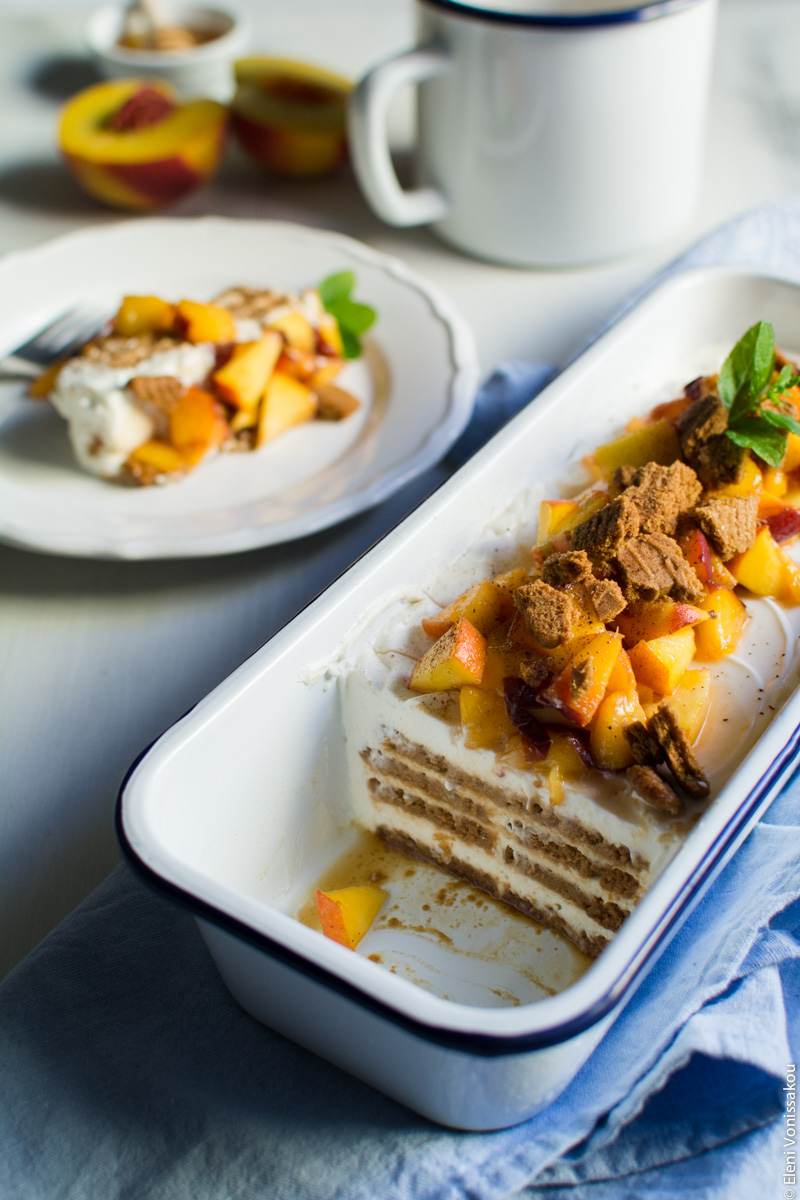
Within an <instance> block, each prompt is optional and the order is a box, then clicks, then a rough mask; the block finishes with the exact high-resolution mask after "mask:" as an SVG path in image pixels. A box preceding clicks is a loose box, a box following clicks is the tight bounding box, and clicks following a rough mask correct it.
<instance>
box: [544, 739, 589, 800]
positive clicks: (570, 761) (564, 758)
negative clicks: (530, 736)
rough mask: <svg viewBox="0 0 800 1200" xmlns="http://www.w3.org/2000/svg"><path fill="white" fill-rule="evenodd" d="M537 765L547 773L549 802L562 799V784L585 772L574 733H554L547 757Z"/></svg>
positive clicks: (579, 776) (578, 777)
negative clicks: (570, 734)
mask: <svg viewBox="0 0 800 1200" xmlns="http://www.w3.org/2000/svg"><path fill="white" fill-rule="evenodd" d="M537 766H538V768H539V770H544V771H545V772H546V774H547V790H548V792H549V793H550V803H551V804H556V805H557V804H561V803H562V802H563V800H564V784H565V783H568V782H569V781H570V780H574V779H580V778H581V777H582V776H583V775H584V774H585V773H586V765H585V763H584V761H583V759H582V758H581V756H580V754H579V752H578V750H577V748H576V745H575V735H574V734H573V735H572V736H569V735H566V734H559V733H554V734H553V735H552V738H551V741H550V749H549V750H548V751H547V757H546V758H545V759H544V760H543V761H542V762H541V763H538V764H537Z"/></svg>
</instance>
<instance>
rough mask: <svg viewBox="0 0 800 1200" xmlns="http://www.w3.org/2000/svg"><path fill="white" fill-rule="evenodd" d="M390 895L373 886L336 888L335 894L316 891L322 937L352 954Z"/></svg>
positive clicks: (368, 884) (333, 892) (361, 885)
mask: <svg viewBox="0 0 800 1200" xmlns="http://www.w3.org/2000/svg"><path fill="white" fill-rule="evenodd" d="M388 895H389V893H388V892H387V891H385V890H384V889H383V888H382V887H378V885H377V884H376V883H364V884H360V885H357V886H355V887H346V888H338V889H337V890H336V891H331V892H321V891H319V890H317V895H316V901H317V912H318V913H319V919H320V921H321V922H322V932H323V933H324V934H325V937H328V938H331V940H332V941H334V942H339V943H340V945H342V946H346V947H347V949H348V950H355V948H356V946H357V945H358V943H359V942H360V941H361V939H362V938H363V937H364V935H365V934H366V933H367V932H368V931H369V928H370V926H371V925H372V922H373V921H374V920H375V918H376V917H377V915H378V913H379V912H380V910H381V908H382V907H383V904H384V902H385V900H386V898H387V896H388Z"/></svg>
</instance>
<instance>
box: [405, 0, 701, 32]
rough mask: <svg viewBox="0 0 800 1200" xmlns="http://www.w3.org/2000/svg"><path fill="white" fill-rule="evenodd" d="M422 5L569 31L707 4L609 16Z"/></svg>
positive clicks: (682, 3)
mask: <svg viewBox="0 0 800 1200" xmlns="http://www.w3.org/2000/svg"><path fill="white" fill-rule="evenodd" d="M422 3H423V4H424V5H426V6H427V7H429V8H436V9H440V10H441V11H442V12H447V13H452V14H453V16H459V17H472V18H478V19H480V20H485V21H491V22H497V23H498V24H501V25H535V26H539V27H542V28H550V29H569V28H575V27H577V26H581V27H590V26H598V25H628V24H631V23H633V22H639V21H653V20H656V19H657V18H659V17H668V16H671V15H672V14H673V13H678V12H682V11H683V10H684V9H687V8H691V7H693V6H694V5H695V4H702V3H704V0H650V3H649V4H639V5H636V6H635V7H633V8H613V7H609V9H608V10H607V11H606V12H597V13H536V12H530V13H527V12H508V11H505V12H504V11H502V10H500V9H496V8H482V7H481V6H480V5H479V4H462V3H459V0H422ZM613 3H614V0H609V4H610V5H613Z"/></svg>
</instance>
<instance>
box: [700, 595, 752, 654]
mask: <svg viewBox="0 0 800 1200" xmlns="http://www.w3.org/2000/svg"><path fill="white" fill-rule="evenodd" d="M701 606H702V608H704V609H705V610H706V612H707V613H708V614H709V616H710V617H711V620H709V621H706V622H705V624H703V625H698V627H697V630H696V632H695V639H696V643H697V657H698V658H699V659H705V660H708V661H709V662H716V661H717V659H720V658H724V657H725V656H726V654H732V653H733V651H734V650H735V649H736V647H737V646H738V644H739V639H740V638H741V636H742V631H743V630H744V627H745V625H746V624H747V619H748V618H747V609H746V608H745V606H744V604H742V602H741V600H740V599H739V597H738V596H737V595H736V593H735V592H734V591H732V590H731V589H730V588H727V587H710V588H708V589H707V592H706V597H705V599H704V600H703V601H701Z"/></svg>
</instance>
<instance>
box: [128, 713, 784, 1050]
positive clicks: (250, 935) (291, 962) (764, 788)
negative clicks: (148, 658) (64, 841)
mask: <svg viewBox="0 0 800 1200" xmlns="http://www.w3.org/2000/svg"><path fill="white" fill-rule="evenodd" d="M150 748H151V747H149V746H148V747H147V748H146V749H145V750H143V751H142V753H141V754H140V755H139V756H138V758H137V759H136V761H135V762H134V763H133V764H132V765H131V767H130V769H129V771H128V773H127V775H126V776H125V779H124V780H123V782H122V786H121V787H120V791H119V795H118V797H117V804H116V811H115V826H116V832H117V838H118V839H119V843H120V846H121V848H122V851H123V854H124V855H125V857H126V858H127V860H128V862H129V863H130V865H131V866H132V867H133V869H134V870H135V871H136V873H137V874H138V875H139V877H140V878H141V879H142V880H143V881H144V882H145V883H147V884H149V885H150V886H151V887H152V888H154V889H155V890H156V891H158V892H160V893H161V894H162V895H164V896H166V897H167V898H169V899H170V900H173V901H175V902H177V903H179V904H180V905H182V906H183V907H184V908H188V909H189V911H190V912H191V913H192V914H193V915H194V916H195V917H199V918H200V919H202V920H204V921H209V922H211V923H212V924H214V925H216V926H218V927H219V928H220V929H223V930H225V931H226V932H228V933H230V934H233V935H234V936H235V937H238V938H240V939H241V940H242V941H244V942H246V943H248V944H249V945H251V946H254V947H255V948H256V949H258V950H261V951H262V952H263V953H265V954H268V955H269V956H270V957H272V958H274V959H277V960H278V961H279V962H281V963H282V964H283V965H284V966H286V967H289V968H291V969H293V970H295V971H297V972H298V973H299V974H301V975H304V976H306V977H307V978H309V979H311V980H313V981H314V982H315V983H317V984H320V985H322V986H323V987H326V988H329V989H330V990H331V991H333V992H336V993H337V994H338V995H340V996H343V997H344V998H346V999H348V1000H350V1001H352V1002H353V1003H355V1004H357V1005H359V1006H360V1007H362V1008H366V1009H368V1010H369V1011H370V1012H372V1013H373V1014H375V1015H377V1016H379V1017H382V1018H383V1019H384V1020H386V1021H388V1022H389V1023H390V1024H392V1025H395V1026H399V1027H400V1028H402V1029H405V1030H406V1031H407V1032H408V1033H411V1034H412V1035H414V1036H415V1037H418V1038H420V1039H421V1040H423V1041H426V1042H430V1043H432V1044H434V1045H437V1046H441V1047H444V1048H447V1049H452V1050H458V1051H460V1052H462V1053H466V1054H473V1055H477V1056H479V1057H483V1058H496V1057H500V1056H504V1055H509V1054H523V1053H527V1052H528V1051H531V1050H539V1049H543V1048H545V1047H547V1046H554V1045H558V1044H560V1043H562V1042H566V1041H568V1040H569V1039H570V1038H573V1037H576V1036H577V1035H578V1034H580V1033H583V1032H584V1031H586V1030H587V1029H590V1028H591V1027H592V1026H593V1025H596V1024H597V1023H598V1022H599V1021H601V1020H602V1019H603V1018H604V1017H606V1016H608V1015H609V1014H610V1013H612V1012H613V1011H614V1010H615V1009H619V1008H621V1006H622V1004H623V1003H624V1002H625V1001H626V1000H627V999H628V998H629V997H630V996H631V995H632V993H633V992H634V990H635V989H636V988H637V987H638V985H639V984H640V983H641V981H642V979H643V977H644V975H645V974H646V972H647V971H648V970H649V969H650V968H651V966H652V965H653V963H654V962H655V961H656V959H657V958H658V957H659V956H660V954H661V953H662V951H663V950H664V949H665V948H666V946H667V945H668V944H669V942H670V940H671V938H672V937H673V936H674V935H675V934H676V933H677V932H678V930H679V929H680V927H681V925H682V924H683V923H684V921H685V920H686V918H687V917H688V916H689V914H690V913H691V912H692V909H693V908H694V907H695V906H696V905H697V903H698V902H699V901H700V900H701V899H702V897H703V895H704V894H705V892H706V891H707V889H708V888H709V887H710V885H711V884H712V883H713V881H714V879H715V878H716V876H717V874H718V873H719V871H720V870H721V869H722V867H723V866H724V865H725V863H726V862H727V861H728V859H729V858H730V856H731V854H732V853H733V851H734V850H735V849H736V848H737V847H738V845H739V844H740V843H741V842H742V841H743V840H744V838H745V836H746V835H747V833H748V832H749V831H750V829H751V828H752V827H753V825H755V823H756V822H757V820H758V819H759V817H760V816H761V815H762V813H763V812H765V811H766V809H767V808H768V807H769V805H770V804H771V803H772V800H773V799H774V798H775V796H776V795H777V792H778V789H779V787H780V786H781V785H782V784H784V783H785V782H786V780H787V779H788V777H789V776H790V775H791V774H792V772H793V770H795V769H796V768H797V761H796V760H797V756H798V751H800V726H798V727H797V728H796V729H795V730H794V731H793V733H792V735H791V736H790V738H789V739H788V741H787V742H786V744H785V745H784V747H783V749H782V751H781V753H780V754H778V755H777V756H776V757H775V759H774V760H773V762H772V764H771V766H770V769H769V770H768V771H767V772H766V773H765V774H764V775H763V776H762V778H761V779H760V780H759V782H758V783H757V785H756V786H755V787H754V788H753V789H752V790H751V791H750V792H749V793H748V795H747V796H746V797H745V799H744V800H743V801H742V803H741V804H740V805H739V807H738V808H737V810H736V813H735V816H734V818H733V819H732V820H731V821H730V822H729V824H728V825H726V827H725V828H724V829H723V830H722V831H721V832H720V834H719V835H718V837H717V838H716V839H715V841H714V842H713V843H712V844H711V845H710V846H709V848H708V851H707V853H706V855H705V858H704V859H703V860H702V862H701V863H700V864H699V865H698V867H697V869H696V870H695V871H694V872H693V874H692V876H691V877H690V878H689V879H688V880H687V881H686V883H685V884H684V886H683V888H681V890H680V891H678V892H677V894H676V895H675V897H674V899H673V902H672V904H671V905H670V906H669V908H668V909H667V910H666V911H665V912H664V914H663V915H662V917H661V919H660V921H659V922H658V923H657V925H656V926H655V928H653V929H652V930H651V932H650V935H649V937H648V938H647V939H646V941H644V942H643V943H642V945H641V947H640V950H639V952H638V953H637V954H635V955H634V956H632V958H631V959H630V960H629V961H628V963H627V964H626V966H625V967H624V968H623V969H621V970H620V971H619V972H618V974H617V976H616V978H615V979H614V980H613V981H612V982H611V983H610V984H609V986H608V987H607V988H606V990H605V992H603V994H602V995H600V996H598V998H597V999H596V1001H595V1002H594V1004H592V1005H590V1006H588V1007H587V1008H586V1009H585V1010H584V1011H583V1012H581V1013H580V1014H578V1015H577V1016H575V1017H574V1018H572V1019H571V1020H569V1021H566V1022H564V1023H562V1024H560V1025H554V1026H549V1027H547V1028H545V1029H538V1030H532V1031H531V1032H530V1033H524V1034H516V1035H512V1036H498V1035H496V1034H482V1033H473V1032H469V1033H468V1032H461V1031H459V1030H453V1029H442V1028H439V1027H436V1026H433V1025H429V1024H426V1023H425V1022H423V1021H418V1020H416V1019H415V1018H413V1017H409V1016H406V1015H405V1014H403V1013H401V1012H398V1011H397V1010H396V1009H394V1008H392V1007H390V1006H389V1005H387V1004H384V1003H383V1002H382V1001H380V1000H376V999H375V998H374V997H372V996H369V995H367V994H366V993H365V992H362V991H361V990H360V988H357V987H355V986H354V985H353V984H351V983H348V982H347V981H346V980H344V979H340V978H339V977H338V976H336V975H333V974H331V972H330V971H327V970H326V969H325V968H324V967H320V966H319V965H318V964H317V963H314V962H311V961H310V960H308V959H306V958H304V957H303V956H302V955H300V954H298V953H297V952H296V951H294V950H291V949H289V948H288V947H286V946H283V945H281V944H280V943H279V942H276V941H275V940H274V939H272V938H270V937H268V936H267V935H266V934H264V933H261V932H259V931H258V930H256V929H252V928H251V927H250V926H248V925H246V924H245V923H244V922H242V921H239V920H238V919H237V918H236V917H232V916H231V915H230V914H228V913H225V912H223V911H222V910H221V909H218V908H215V907H214V906H213V905H211V904H208V903H207V902H206V901H205V900H202V899H200V897H199V896H195V895H194V894H193V893H191V892H188V891H186V890H185V889H184V888H180V887H178V886H177V884H174V883H172V882H171V881H169V880H167V879H164V878H163V877H162V876H161V875H159V874H158V873H157V872H156V871H154V870H153V869H152V868H151V867H149V866H148V865H147V864H146V863H144V862H143V861H142V859H141V858H140V857H139V855H138V854H137V853H136V851H135V850H134V848H133V847H132V846H131V844H130V842H129V840H128V838H127V836H126V833H125V828H124V821H123V813H122V810H123V805H124V798H125V789H126V787H127V783H128V780H129V779H130V777H131V775H132V774H133V772H134V770H135V769H136V767H137V765H138V763H139V762H141V760H142V759H143V758H144V757H145V755H146V754H147V753H148V752H149V750H150Z"/></svg>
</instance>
